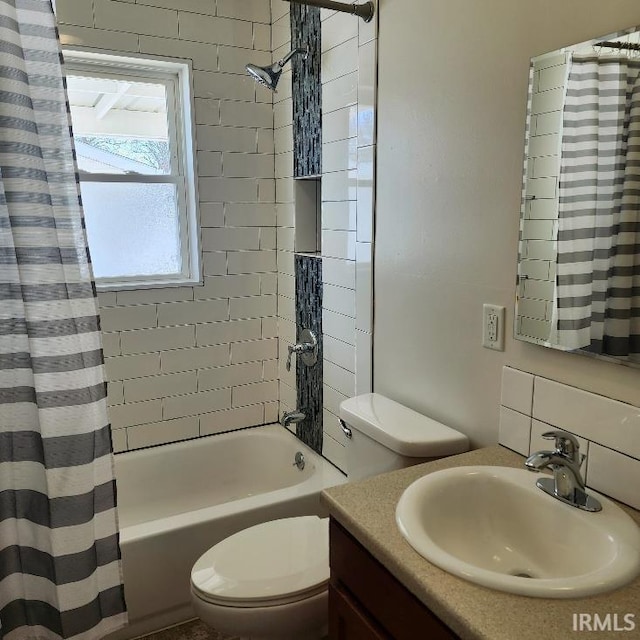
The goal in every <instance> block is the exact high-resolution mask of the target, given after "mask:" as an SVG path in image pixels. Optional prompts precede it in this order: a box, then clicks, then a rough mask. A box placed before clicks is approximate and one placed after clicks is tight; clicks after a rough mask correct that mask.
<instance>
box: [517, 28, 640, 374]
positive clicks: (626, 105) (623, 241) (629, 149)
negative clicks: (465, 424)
mask: <svg viewBox="0 0 640 640" xmlns="http://www.w3.org/2000/svg"><path fill="white" fill-rule="evenodd" d="M515 336H516V338H518V339H520V340H525V341H527V342H532V343H535V344H539V345H543V346H546V347H551V348H553V349H561V350H564V351H574V352H579V353H584V354H586V355H591V356H597V357H602V358H606V359H608V360H612V359H613V360H614V361H616V362H621V363H624V364H627V365H631V366H639V367H640V31H639V28H638V27H635V28H633V29H629V30H627V31H625V32H623V33H617V34H613V35H610V36H606V37H603V38H598V39H596V40H591V41H588V42H583V43H580V44H577V45H574V46H571V47H566V48H564V49H560V50H557V51H553V52H550V53H547V54H544V55H541V56H537V57H535V58H533V59H532V60H531V65H530V71H529V98H528V105H527V124H526V130H525V162H524V177H523V190H522V206H521V215H520V242H519V252H518V282H517V299H516V312H515Z"/></svg>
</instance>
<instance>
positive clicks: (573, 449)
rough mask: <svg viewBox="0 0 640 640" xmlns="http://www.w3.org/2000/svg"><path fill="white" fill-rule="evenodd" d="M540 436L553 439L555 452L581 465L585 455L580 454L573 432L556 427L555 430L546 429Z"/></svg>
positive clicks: (578, 444)
mask: <svg viewBox="0 0 640 640" xmlns="http://www.w3.org/2000/svg"><path fill="white" fill-rule="evenodd" d="M542 437H543V438H544V439H545V440H555V443H556V452H558V453H559V454H561V455H563V456H566V457H567V458H569V460H571V461H572V462H575V463H576V464H577V465H578V466H579V467H580V466H582V463H583V462H584V460H585V458H586V457H587V456H584V455H582V456H581V455H580V443H579V442H578V439H577V438H576V437H575V436H574V435H573V434H571V433H568V432H566V431H562V430H560V429H558V430H556V431H546V432H545V433H543V434H542Z"/></svg>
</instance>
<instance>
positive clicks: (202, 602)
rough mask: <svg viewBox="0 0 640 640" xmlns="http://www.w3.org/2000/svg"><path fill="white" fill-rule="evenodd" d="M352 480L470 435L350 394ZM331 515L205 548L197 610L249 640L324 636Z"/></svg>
mask: <svg viewBox="0 0 640 640" xmlns="http://www.w3.org/2000/svg"><path fill="white" fill-rule="evenodd" d="M340 419H341V424H342V427H343V430H344V433H345V437H346V454H347V458H346V460H347V461H346V466H347V477H348V480H349V481H352V480H361V479H363V478H366V477H368V476H372V475H375V474H378V473H383V472H385V471H391V470H393V469H399V468H402V467H407V466H410V465H412V464H418V463H420V462H424V461H426V460H433V459H435V458H439V457H444V456H447V455H453V454H456V453H462V452H464V451H467V450H468V448H469V442H468V440H467V437H466V436H464V435H463V434H461V433H459V432H457V431H455V430H453V429H451V428H449V427H447V426H445V425H443V424H441V423H439V422H436V421H434V420H432V419H430V418H428V417H426V416H423V415H421V414H419V413H416V412H415V411H413V410H411V409H409V408H407V407H404V406H402V405H400V404H398V403H397V402H394V401H393V400H390V399H389V398H385V397H384V396H381V395H379V394H375V393H369V394H365V395H362V396H356V397H355V398H350V399H348V400H345V401H344V402H342V404H341V405H340ZM328 582H329V530H328V519H327V518H319V517H317V516H301V517H295V518H283V519H281V520H272V521H270V522H265V523H262V524H259V525H256V526H254V527H250V528H248V529H244V530H243V531H240V532H238V533H236V534H234V535H232V536H229V537H228V538H226V539H225V540H223V541H222V542H220V543H218V544H216V545H215V546H213V547H212V548H211V549H209V550H208V551H207V552H206V553H204V554H203V555H202V556H201V557H200V558H199V559H198V561H197V562H196V564H195V565H194V567H193V570H192V572H191V596H192V603H193V607H194V610H195V612H196V614H197V615H198V616H199V617H200V619H201V620H202V621H203V622H205V623H206V624H208V625H210V626H211V627H213V628H214V629H216V630H217V631H220V632H222V633H227V634H229V635H233V636H240V637H241V638H243V639H250V640H319V639H321V638H324V637H325V636H326V633H327V620H328V618H327V611H328Z"/></svg>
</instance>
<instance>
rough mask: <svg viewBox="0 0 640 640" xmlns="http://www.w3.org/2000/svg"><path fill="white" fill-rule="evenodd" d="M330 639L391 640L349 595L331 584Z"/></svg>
mask: <svg viewBox="0 0 640 640" xmlns="http://www.w3.org/2000/svg"><path fill="white" fill-rule="evenodd" d="M329 640H389V636H388V635H386V634H384V632H382V631H381V630H379V628H378V626H377V625H376V623H375V622H374V621H373V620H371V619H370V618H369V617H368V616H367V614H366V613H365V612H364V611H363V610H361V609H360V608H359V607H358V605H357V604H356V603H355V602H354V601H353V599H352V598H350V597H349V595H348V594H347V593H346V592H345V591H343V590H342V589H340V588H336V587H334V586H333V585H329Z"/></svg>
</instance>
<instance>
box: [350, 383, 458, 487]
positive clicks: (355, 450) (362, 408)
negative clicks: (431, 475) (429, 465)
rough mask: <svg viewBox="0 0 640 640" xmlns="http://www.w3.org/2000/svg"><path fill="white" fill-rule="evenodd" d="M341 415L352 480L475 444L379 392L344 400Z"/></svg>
mask: <svg viewBox="0 0 640 640" xmlns="http://www.w3.org/2000/svg"><path fill="white" fill-rule="evenodd" d="M340 420H341V422H342V424H343V427H346V429H347V430H348V432H350V435H351V437H348V438H347V444H346V454H347V456H346V467H347V468H346V471H347V476H348V478H349V481H353V480H361V479H363V478H366V477H368V476H372V475H376V474H378V473H383V472H385V471H392V470H394V469H401V468H403V467H409V466H411V465H414V464H419V463H421V462H426V461H428V460H433V459H435V458H442V457H445V456H450V455H454V454H456V453H464V452H465V451H468V450H469V440H468V438H467V436H465V435H464V434H462V433H460V432H459V431H456V430H455V429H451V427H447V426H446V425H444V424H442V423H440V422H437V421H436V420H432V419H431V418H428V417H427V416H424V415H422V414H420V413H418V412H417V411H414V410H413V409H409V407H405V406H404V405H401V404H399V403H397V402H395V401H394V400H391V399H389V398H386V397H385V396H382V395H380V394H379V393H366V394H364V395H360V396H355V397H354V398H349V399H348V400H344V401H343V402H342V403H341V404H340Z"/></svg>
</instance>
